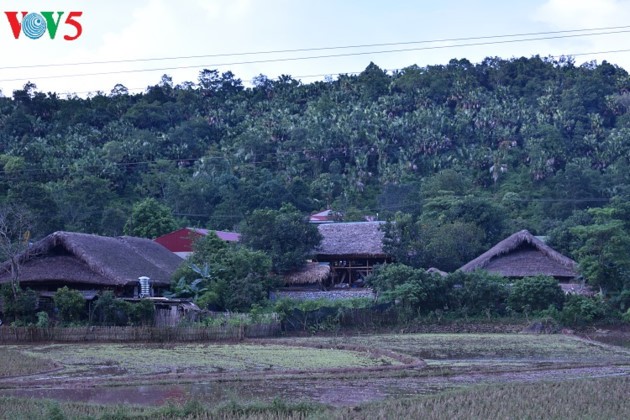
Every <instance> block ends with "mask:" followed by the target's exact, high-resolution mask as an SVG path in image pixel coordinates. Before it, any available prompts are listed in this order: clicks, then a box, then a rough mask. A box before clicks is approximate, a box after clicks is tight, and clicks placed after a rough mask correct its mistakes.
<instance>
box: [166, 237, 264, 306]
mask: <svg viewBox="0 0 630 420" xmlns="http://www.w3.org/2000/svg"><path fill="white" fill-rule="evenodd" d="M193 251H194V253H193V254H192V256H191V257H190V259H189V260H186V261H184V262H183V263H182V265H181V266H180V267H179V268H178V270H177V271H176V272H175V274H174V275H173V281H172V286H171V290H173V292H174V295H175V296H181V297H191V298H193V299H195V301H196V302H197V304H198V305H199V306H200V307H203V308H210V309H213V310H220V311H222V310H229V311H246V310H249V309H250V308H251V306H252V305H253V304H258V303H261V302H263V301H264V300H265V299H266V298H267V294H268V292H269V291H270V290H271V289H272V288H274V287H275V286H276V278H275V277H274V276H272V275H270V272H271V258H270V257H269V256H268V255H267V254H265V253H264V252H262V251H254V250H252V249H249V248H247V247H246V246H243V245H240V244H228V243H226V242H225V241H222V240H221V239H219V237H218V236H217V235H216V234H215V233H214V232H209V233H208V235H206V236H204V237H201V238H199V239H198V240H196V241H195V242H194V243H193Z"/></svg>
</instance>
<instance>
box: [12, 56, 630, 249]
mask: <svg viewBox="0 0 630 420" xmlns="http://www.w3.org/2000/svg"><path fill="white" fill-rule="evenodd" d="M629 89H630V77H629V76H628V73H627V72H626V71H625V70H623V69H621V68H619V67H616V66H613V65H610V64H608V63H606V62H604V63H602V64H599V65H597V64H594V63H587V64H584V65H581V66H578V65H576V64H574V62H573V61H572V60H570V59H562V60H560V61H553V60H550V59H543V58H539V57H534V58H530V59H527V58H519V59H512V60H503V59H499V58H488V59H486V60H484V61H483V62H482V63H480V64H471V63H470V62H468V61H467V60H459V61H458V60H453V61H451V62H450V63H449V64H448V65H446V66H429V67H426V68H419V67H415V66H411V67H409V68H406V69H404V70H402V71H399V72H396V73H395V74H387V73H386V72H384V71H383V70H381V69H380V68H379V67H378V66H377V65H374V64H370V65H369V66H368V67H367V68H366V69H365V70H364V71H363V72H362V73H361V74H359V75H356V76H351V75H343V76H339V77H338V78H336V79H334V80H328V81H322V82H315V83H308V84H306V83H301V82H299V81H297V80H295V79H293V78H291V77H290V76H282V77H280V78H278V79H276V80H271V79H268V78H266V77H264V76H260V77H258V78H256V79H255V80H254V85H253V87H252V88H245V87H244V86H243V84H242V82H241V81H240V80H239V79H237V78H236V77H235V76H234V75H233V74H232V73H231V72H225V73H220V72H217V71H214V70H204V71H202V72H200V75H199V80H198V81H196V82H190V83H184V84H182V85H178V86H173V84H172V82H171V79H170V78H169V77H168V76H163V77H162V79H161V81H160V82H159V83H158V84H156V85H155V86H150V87H148V88H147V90H146V91H145V92H144V93H140V94H130V93H129V92H128V91H127V89H126V88H125V87H124V86H122V85H117V86H116V87H115V88H114V89H113V90H112V91H111V92H110V93H107V94H106V93H103V94H97V95H95V96H91V97H89V98H79V97H73V98H61V97H60V96H59V95H57V94H54V93H44V92H40V91H38V90H37V87H36V86H35V85H33V84H31V83H29V84H27V85H25V86H24V88H23V89H22V90H17V91H15V92H13V93H12V95H11V94H10V93H9V92H4V94H5V97H2V98H0V170H1V172H0V200H1V201H3V202H4V203H14V204H16V203H17V204H20V205H22V206H24V207H26V208H28V209H29V210H30V212H31V214H32V215H34V218H35V220H36V227H35V229H34V231H33V236H34V237H42V236H44V235H46V234H48V233H50V232H52V231H55V230H60V229H64V230H70V231H79V232H90V233H99V234H106V235H117V234H121V233H122V232H123V227H124V225H125V222H126V221H127V219H128V217H129V214H130V210H131V208H132V206H133V205H134V204H136V203H138V202H140V201H142V200H143V199H145V198H147V197H153V198H155V199H157V200H158V201H159V202H161V203H163V204H164V205H166V206H168V207H169V208H170V209H171V210H172V212H173V214H174V215H175V216H176V217H177V218H179V219H181V224H182V225H184V224H186V225H194V226H201V227H210V228H215V229H235V228H237V226H238V224H239V223H240V222H241V221H242V220H243V218H244V217H245V215H246V214H247V213H248V212H250V211H252V210H253V209H256V208H262V207H269V208H279V207H280V206H281V205H282V203H285V202H288V203H292V204H293V205H295V206H296V207H297V208H298V209H299V210H300V211H303V212H304V213H307V212H310V211H314V210H321V209H325V208H333V209H335V210H338V211H340V212H343V213H344V214H345V217H346V220H353V219H355V220H358V219H360V218H361V217H363V216H364V215H366V214H370V215H376V214H378V217H379V218H380V219H385V218H387V217H388V216H392V215H393V214H394V213H395V212H398V211H400V212H402V213H408V214H409V215H410V216H409V217H412V218H413V220H416V219H418V218H420V217H422V216H423V215H424V217H425V218H427V220H429V219H430V220H434V221H438V222H439V221H445V220H449V221H450V222H454V221H458V222H461V223H464V224H465V223H469V224H473V225H474V227H475V228H476V229H478V233H479V235H481V236H479V238H481V239H479V241H481V242H482V243H481V244H479V246H485V245H487V244H489V243H491V242H492V241H494V240H496V239H497V238H498V239H500V238H501V235H505V234H508V233H512V232H514V231H516V230H517V229H522V228H528V229H530V230H531V231H532V232H533V233H535V234H545V233H546V232H547V231H548V230H549V229H551V228H553V227H555V226H557V225H558V224H559V223H560V222H561V221H562V220H564V219H566V218H567V217H568V216H570V215H571V214H572V212H573V210H576V209H585V208H588V207H593V206H606V205H608V204H609V203H610V200H611V199H612V198H613V197H615V196H617V197H626V198H627V197H628V195H629V194H630V168H629V159H630V158H629V156H630V113H628V109H629V107H630V92H629ZM418 220H419V219H418ZM462 226H464V228H465V227H466V225H462ZM460 227H461V226H460ZM467 231H468V232H470V229H467ZM474 232H477V231H475V230H474V229H473V233H474Z"/></svg>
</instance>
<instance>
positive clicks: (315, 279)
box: [284, 262, 330, 286]
mask: <svg viewBox="0 0 630 420" xmlns="http://www.w3.org/2000/svg"><path fill="white" fill-rule="evenodd" d="M329 275H330V265H328V264H319V263H316V262H309V263H306V265H305V266H304V267H303V268H302V269H301V270H299V271H295V272H293V273H288V274H286V275H285V276H284V284H285V286H312V285H319V284H322V283H324V281H325V280H326V279H327V278H328V276H329Z"/></svg>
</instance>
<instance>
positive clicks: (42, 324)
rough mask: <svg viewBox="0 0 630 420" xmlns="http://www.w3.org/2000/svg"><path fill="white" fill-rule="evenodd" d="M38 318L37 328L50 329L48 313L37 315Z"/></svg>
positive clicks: (38, 313)
mask: <svg viewBox="0 0 630 420" xmlns="http://www.w3.org/2000/svg"><path fill="white" fill-rule="evenodd" d="M35 315H36V316H37V322H36V323H35V326H36V327H37V328H48V327H49V325H50V319H49V318H48V313H47V312H44V311H41V312H37V313H36V314H35Z"/></svg>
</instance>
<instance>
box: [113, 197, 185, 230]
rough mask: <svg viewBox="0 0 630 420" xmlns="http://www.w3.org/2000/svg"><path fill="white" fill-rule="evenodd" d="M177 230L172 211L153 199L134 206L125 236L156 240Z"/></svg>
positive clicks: (126, 225)
mask: <svg viewBox="0 0 630 420" xmlns="http://www.w3.org/2000/svg"><path fill="white" fill-rule="evenodd" d="M175 229H177V223H176V222H175V218H173V215H172V213H171V211H170V209H169V208H168V207H166V206H164V205H163V204H160V203H159V202H158V201H157V200H155V199H153V198H147V199H145V200H143V201H141V202H139V203H137V204H135V205H134V206H133V209H132V210H131V216H130V217H129V219H128V220H127V223H126V224H125V228H124V232H125V235H130V236H139V237H142V238H150V239H155V238H157V237H158V236H161V235H164V234H166V233H169V232H172V231H173V230H175Z"/></svg>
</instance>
